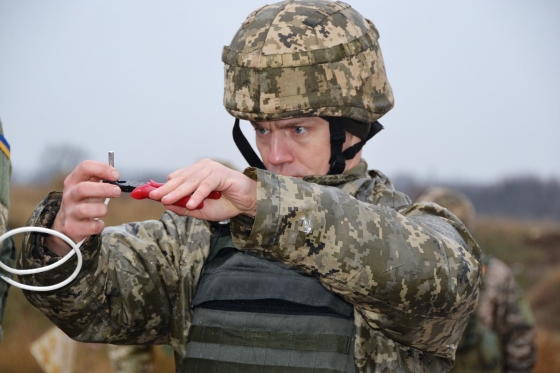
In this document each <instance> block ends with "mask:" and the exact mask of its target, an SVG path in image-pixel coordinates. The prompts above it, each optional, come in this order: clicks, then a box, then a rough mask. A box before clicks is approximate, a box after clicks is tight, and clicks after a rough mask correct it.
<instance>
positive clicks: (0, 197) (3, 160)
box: [0, 121, 16, 341]
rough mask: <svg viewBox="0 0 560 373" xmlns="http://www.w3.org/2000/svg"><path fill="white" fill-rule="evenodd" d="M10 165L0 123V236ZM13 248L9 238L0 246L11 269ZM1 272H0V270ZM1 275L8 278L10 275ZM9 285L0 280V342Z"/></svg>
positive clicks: (0, 257)
mask: <svg viewBox="0 0 560 373" xmlns="http://www.w3.org/2000/svg"><path fill="white" fill-rule="evenodd" d="M11 174H12V164H11V162H10V145H9V144H8V141H6V138H5V137H4V129H3V128H2V122H1V121H0V235H1V234H4V233H5V232H6V230H7V227H8V209H9V208H10V177H11ZM15 256H16V252H15V247H14V244H13V241H12V239H11V238H8V239H6V240H4V241H3V242H2V244H0V261H2V263H4V264H6V265H7V266H9V267H13V265H14V261H15ZM0 271H1V270H0ZM2 273H3V274H4V275H6V276H8V277H10V278H11V277H12V276H11V274H8V273H4V272H3V271H2ZM9 289H10V284H8V283H7V282H5V281H3V280H1V279H0V341H1V340H2V319H3V317H4V311H6V301H7V300H8V290H9Z"/></svg>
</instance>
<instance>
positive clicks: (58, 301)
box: [20, 167, 480, 372]
mask: <svg viewBox="0 0 560 373" xmlns="http://www.w3.org/2000/svg"><path fill="white" fill-rule="evenodd" d="M364 168H365V167H364ZM246 174H247V175H248V176H250V177H254V178H256V179H257V181H258V195H257V198H258V201H257V215H256V217H255V219H251V218H249V217H246V216H242V215H241V216H238V217H236V218H234V219H232V223H231V229H232V237H233V239H234V242H235V243H236V246H238V248H240V249H242V250H251V251H252V252H255V253H260V254H261V255H265V256H267V257H270V258H275V259H276V260H279V261H282V262H284V263H288V264H291V265H293V266H296V267H298V268H300V269H302V270H303V271H305V272H307V273H309V274H311V275H313V276H316V277H317V278H319V280H320V281H321V282H322V283H323V284H324V286H326V287H327V288H328V289H330V290H332V291H333V292H335V293H336V294H339V295H340V296H342V297H343V298H344V299H345V300H346V301H348V302H350V303H352V304H353V305H354V307H355V325H356V343H355V361H356V365H357V368H358V371H359V372H395V371H398V372H444V371H447V370H448V369H449V368H450V367H451V364H452V361H453V356H454V352H455V349H456V346H457V343H458V341H459V337H460V335H461V333H462V331H463V328H464V326H465V323H466V320H467V319H468V317H469V315H470V313H471V312H472V311H473V310H474V308H475V305H476V297H477V294H478V283H479V274H480V266H479V262H478V257H479V255H480V252H479V249H478V246H477V245H476V243H475V242H474V241H473V240H472V238H471V237H470V235H469V234H468V232H467V231H466V229H465V228H464V226H462V224H461V223H460V222H459V221H458V220H457V219H456V218H455V217H454V216H453V215H451V214H449V213H448V212H447V211H446V210H444V209H442V208H441V207H439V206H437V205H434V204H417V205H411V204H410V199H409V198H408V197H407V196H405V195H404V194H402V193H399V192H396V191H395V190H394V189H393V187H392V185H391V183H390V181H389V180H388V179H387V178H386V177H385V176H384V175H383V174H381V173H380V172H376V171H371V172H369V173H368V174H365V173H362V174H356V173H351V174H349V175H346V176H345V175H333V176H321V177H308V178H306V179H305V180H300V179H294V178H289V177H283V176H278V175H275V174H273V173H270V172H268V171H263V170H255V169H252V168H250V169H247V170H246ZM60 197H61V196H60V194H51V196H50V197H49V198H48V199H47V200H45V201H44V202H42V203H41V204H40V205H39V206H38V207H37V209H36V210H35V212H34V214H33V216H32V217H31V219H30V221H29V224H30V225H39V226H41V225H47V224H48V223H49V222H48V221H47V219H45V218H44V216H46V215H48V216H52V213H53V211H54V210H55V209H56V206H57V202H54V201H57V200H58V201H59V200H60ZM49 206H50V207H49ZM53 207H54V210H52V211H49V209H53ZM426 217H428V218H430V219H435V221H437V222H439V223H440V224H442V226H444V227H447V228H449V231H448V232H447V233H449V234H443V233H441V232H443V231H440V230H438V229H437V228H434V225H432V224H431V223H429V221H428V220H423V219H424V218H426ZM426 222H427V223H426ZM453 227H455V228H456V229H457V230H454V229H453ZM210 237H211V226H210V223H208V222H204V221H200V220H196V219H191V218H185V217H179V216H177V215H175V214H173V213H171V212H166V213H164V214H163V215H162V217H161V219H160V220H159V221H156V220H153V221H145V222H139V223H130V224H126V225H122V226H119V227H110V228H106V229H105V230H104V232H103V234H102V237H101V239H99V238H94V239H91V240H90V241H88V242H87V243H86V245H85V246H84V248H83V252H84V259H85V263H86V264H85V265H84V268H83V269H82V272H81V273H80V276H79V277H78V279H77V280H76V281H75V282H73V283H72V284H71V285H70V286H68V287H66V288H65V289H62V290H57V291H55V292H52V293H47V294H45V293H30V292H25V294H26V296H27V298H28V299H29V300H30V302H31V303H33V304H34V305H35V306H36V307H38V308H39V309H40V310H41V311H42V312H43V313H45V314H46V315H47V316H48V317H49V318H50V319H51V320H52V321H53V322H54V323H55V324H56V325H57V326H59V327H60V328H61V329H63V330H64V331H65V332H66V333H68V334H69V335H70V336H71V337H72V338H75V339H78V340H81V341H92V342H93V341H96V342H106V343H107V342H108V343H126V344H147V343H170V344H171V345H172V346H173V348H174V350H175V354H176V366H177V370H178V371H182V368H181V366H182V364H181V362H182V359H183V357H184V356H185V349H186V341H187V333H188V330H189V327H190V325H191V317H192V313H191V308H190V304H191V300H192V297H193V295H194V293H195V291H196V284H197V283H198V279H199V278H200V275H201V271H202V269H203V264H204V260H205V258H206V257H207V255H208V252H209V246H210ZM40 242H41V240H40V239H38V238H34V237H33V236H31V238H28V237H26V240H25V242H24V246H23V250H22V255H21V257H20V266H23V267H25V268H29V267H34V266H39V265H42V262H43V261H44V260H41V259H35V258H34V256H35V254H34V253H35V252H36V251H40V252H46V251H45V250H44V249H41V248H40ZM62 267H63V268H61V269H60V270H59V271H56V273H51V272H48V273H45V274H37V275H33V276H25V278H23V279H22V281H25V282H27V283H30V284H37V285H38V284H41V285H44V284H45V283H48V282H51V281H55V280H56V281H59V280H61V279H62V278H64V277H66V276H67V275H68V274H69V273H70V272H71V271H72V270H73V264H72V263H70V264H69V265H65V266H62Z"/></svg>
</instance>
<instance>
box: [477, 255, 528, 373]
mask: <svg viewBox="0 0 560 373" xmlns="http://www.w3.org/2000/svg"><path fill="white" fill-rule="evenodd" d="M476 315H477V316H478V318H479V320H480V322H482V323H483V324H484V325H485V326H486V327H488V328H490V329H492V330H493V331H495V332H496V333H497V334H498V335H499V336H500V338H501V342H502V351H503V355H504V370H503V371H504V372H532V371H533V366H534V364H535V361H536V342H535V330H534V319H533V315H532V312H531V310H530V307H529V304H528V303H527V302H526V301H525V299H524V298H523V297H522V294H521V291H520V289H519V288H518V287H517V284H516V282H515V279H514V277H513V273H512V272H511V270H510V269H509V267H508V266H507V265H506V264H505V263H504V262H502V261H501V260H499V259H496V258H491V259H490V260H489V261H488V264H487V266H486V273H485V275H484V279H483V281H482V287H481V291H480V299H479V304H478V308H477V310H476Z"/></svg>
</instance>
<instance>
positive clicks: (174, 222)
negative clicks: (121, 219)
mask: <svg viewBox="0 0 560 373" xmlns="http://www.w3.org/2000/svg"><path fill="white" fill-rule="evenodd" d="M61 198H62V195H61V193H51V194H50V195H49V197H48V198H47V199H46V200H44V201H43V202H42V203H41V204H40V205H39V206H38V207H37V208H36V210H35V212H34V213H33V215H32V216H31V218H30V220H29V222H28V225H31V226H41V227H49V226H50V225H51V224H52V221H53V220H54V217H55V216H56V213H57V212H58V209H59V207H60V201H61ZM209 239H210V234H209V233H208V229H207V227H206V226H205V225H204V224H201V222H200V221H198V220H194V219H187V218H185V217H179V216H177V215H175V214H173V213H170V212H168V213H164V214H163V215H162V217H161V219H160V220H150V221H144V222H141V223H130V224H126V225H122V226H117V227H109V228H106V229H105V230H104V231H103V233H102V235H101V236H95V237H91V238H90V239H89V240H88V241H87V242H86V244H85V245H83V246H82V248H81V251H82V253H83V267H82V270H81V271H80V274H79V276H78V277H77V278H76V279H75V280H74V281H73V282H72V283H71V284H70V285H68V286H67V287H65V288H63V289H59V290H55V291H52V292H31V291H26V292H25V295H26V297H27V299H28V300H29V301H30V302H31V303H32V304H33V305H34V306H36V307H37V308H39V309H40V310H41V311H42V312H43V313H44V314H45V315H47V316H48V317H49V318H50V319H51V320H52V321H53V322H54V323H55V324H56V325H57V326H58V327H59V328H60V329H62V330H63V331H64V332H65V333H67V334H68V335H69V336H70V337H72V338H74V339H76V340H80V341H85V342H105V343H116V344H146V343H170V342H171V343H173V341H170V340H169V335H170V334H172V333H171V332H172V330H180V331H182V330H183V329H184V324H183V322H184V321H185V320H184V319H180V318H177V317H175V315H174V314H175V313H176V312H177V311H176V309H175V308H178V309H180V310H182V311H181V313H180V314H181V315H184V314H185V313H188V312H189V305H190V303H189V302H190V299H192V296H193V293H194V285H193V284H196V282H197V281H198V276H199V274H200V267H201V266H202V263H203V262H204V258H205V257H206V255H207V251H208V246H209V245H208V242H209ZM43 240H44V237H43V236H42V235H40V234H32V235H30V236H28V237H27V236H26V237H25V240H24V244H23V247H22V253H21V255H20V258H19V266H20V267H22V268H33V267H40V266H43V265H45V264H48V263H51V262H53V261H54V260H58V259H59V258H58V257H56V256H54V254H51V253H50V252H49V251H48V249H46V248H45V247H44V246H43ZM75 265H76V263H75V260H70V261H69V262H68V263H65V264H64V265H62V266H61V267H59V268H60V269H55V270H53V271H49V272H44V273H41V274H35V275H32V276H20V280H21V281H22V282H24V283H27V284H30V285H38V286H44V285H50V284H53V283H58V282H60V281H62V280H64V279H65V278H67V277H68V276H69V275H70V274H71V273H72V271H73V270H74V269H75ZM184 317H185V318H188V315H184Z"/></svg>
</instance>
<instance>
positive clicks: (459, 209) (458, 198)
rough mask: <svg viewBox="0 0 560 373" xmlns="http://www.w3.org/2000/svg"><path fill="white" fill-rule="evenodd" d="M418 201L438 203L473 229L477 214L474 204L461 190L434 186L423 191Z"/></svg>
mask: <svg viewBox="0 0 560 373" xmlns="http://www.w3.org/2000/svg"><path fill="white" fill-rule="evenodd" d="M416 201H417V202H420V201H425V202H434V203H437V204H438V205H440V206H443V207H445V208H446V209H448V210H449V211H451V212H452V213H453V214H455V216H457V217H458V218H459V220H461V221H462V222H463V224H465V226H466V227H467V228H469V229H472V225H473V223H474V219H475V215H476V213H475V209H474V205H473V204H472V202H471V200H470V199H469V197H467V196H466V195H465V194H464V193H463V192H461V191H460V190H457V189H453V188H448V187H441V186H434V187H430V188H428V189H427V190H425V191H424V192H422V194H420V195H419V196H418V197H417V198H416Z"/></svg>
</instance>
